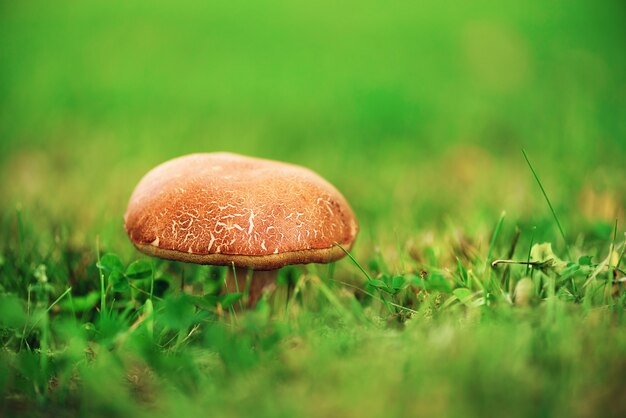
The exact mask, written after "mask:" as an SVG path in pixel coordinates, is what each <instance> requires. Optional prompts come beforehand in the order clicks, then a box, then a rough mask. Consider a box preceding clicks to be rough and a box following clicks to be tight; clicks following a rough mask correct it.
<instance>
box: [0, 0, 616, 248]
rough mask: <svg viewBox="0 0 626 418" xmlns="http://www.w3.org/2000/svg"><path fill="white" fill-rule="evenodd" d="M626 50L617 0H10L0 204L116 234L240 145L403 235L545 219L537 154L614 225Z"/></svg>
mask: <svg viewBox="0 0 626 418" xmlns="http://www.w3.org/2000/svg"><path fill="white" fill-rule="evenodd" d="M625 41H626V7H625V6H624V3H623V2H622V1H603V2H600V3H597V2H588V1H578V0H576V1H552V2H549V3H546V2H540V1H537V2H525V1H524V2H512V1H504V2H498V3H494V2H488V1H479V2H472V4H459V2H439V1H428V2H419V4H417V3H416V2H410V1H399V2H393V3H388V2H375V1H361V2H347V3H343V4H337V2H325V1H322V2H314V3H310V2H277V1H269V2H267V1H263V2H258V3H257V2H245V1H235V2H227V3H223V4H222V3H220V2H193V1H178V2H151V1H134V2H122V1H92V2H83V1H60V2H45V1H41V2H40V1H28V2H2V5H1V6H0V63H1V66H0V169H1V172H2V177H1V181H0V187H1V188H2V190H1V192H2V197H3V198H2V203H1V205H2V206H3V207H4V209H5V210H4V211H3V212H4V213H7V211H8V212H13V211H14V208H15V205H16V204H20V205H21V206H22V207H24V208H29V210H31V211H33V217H34V218H37V217H38V216H37V214H38V213H40V214H42V215H45V216H44V219H45V220H48V221H49V220H50V219H56V220H58V222H62V221H63V220H67V219H71V220H72V225H73V228H75V229H76V230H77V231H75V233H76V234H79V235H80V234H84V233H86V232H85V231H91V232H93V233H95V232H98V233H101V234H103V235H104V236H105V237H106V236H107V233H106V232H105V231H103V228H104V229H106V228H109V229H111V232H110V234H109V235H110V236H111V237H112V238H111V239H114V240H115V239H121V237H123V231H121V217H122V213H123V211H124V207H125V204H126V201H127V198H128V196H129V194H130V192H131V191H132V188H133V187H134V185H135V184H136V182H137V181H138V180H139V179H140V177H141V176H142V175H143V174H144V173H145V172H146V171H147V170H149V169H150V168H151V167H153V166H154V165H156V164H158V163H160V162H162V161H164V160H166V159H169V158H172V157H175V156H179V155H182V154H186V153H191V152H207V151H216V150H226V151H232V152H239V153H243V154H248V155H254V156H259V157H267V158H273V159H280V160H285V161H290V162H293V163H297V164H302V165H305V166H308V167H310V168H312V169H314V170H316V171H318V172H319V173H320V174H322V175H323V176H325V177H327V178H328V179H329V180H330V181H331V182H333V183H334V184H336V185H337V186H338V188H339V189H340V190H342V192H343V193H344V194H345V195H346V196H347V198H348V199H349V200H350V201H351V202H352V203H353V205H354V206H355V209H356V210H357V213H358V215H359V217H360V218H361V220H362V223H363V231H364V233H363V237H367V236H368V234H371V235H372V237H374V236H375V237H376V239H384V237H385V235H393V236H394V237H395V238H392V239H391V240H392V241H393V239H397V236H400V238H402V239H404V238H405V236H404V235H409V232H408V231H407V229H408V228H411V229H414V228H413V227H418V228H422V229H430V228H437V226H438V225H442V224H444V223H445V222H446V220H450V219H452V220H454V222H455V223H458V224H460V225H463V226H464V228H468V229H470V230H471V229H472V228H474V225H477V222H476V221H481V220H483V219H488V220H489V222H490V223H493V221H494V220H495V219H496V218H497V216H498V214H499V213H500V211H501V210H503V209H505V210H507V211H508V213H509V215H510V216H513V217H514V218H517V219H531V218H532V217H533V216H534V213H535V212H536V211H537V210H541V213H542V214H543V213H545V210H546V207H545V206H544V202H543V201H542V198H541V196H540V195H539V194H538V190H537V188H536V185H535V184H533V180H532V178H531V177H530V172H529V171H528V168H527V167H526V166H525V162H524V160H523V157H522V154H521V149H522V148H526V150H527V151H528V153H529V155H530V157H531V159H532V160H533V162H534V164H535V165H536V167H537V169H538V171H539V174H540V176H541V177H542V181H543V182H544V184H545V186H546V188H547V189H548V191H549V192H550V194H551V197H552V199H553V200H554V201H555V204H557V206H558V207H559V210H561V212H563V211H568V212H571V213H572V214H573V217H572V219H571V220H570V222H571V223H577V222H582V220H583V219H584V218H585V217H590V215H591V214H592V213H594V212H595V213H596V214H600V215H601V217H606V218H608V219H612V218H613V217H614V216H615V214H617V213H618V212H619V211H620V209H619V208H620V207H624V203H625V196H626V181H625V180H626V170H624V169H623V167H624V157H625V156H626V83H625V81H624V80H625V78H624V74H626V54H625V53H624V42H625ZM590 196H591V197H590ZM589 199H591V200H592V202H591V203H588V202H587V203H584V202H583V201H589ZM596 201H597V202H600V203H599V204H600V205H601V206H602V207H603V209H601V210H600V209H597V208H596V207H595V206H594V205H597V204H598V203H597V202H596ZM581 202H583V203H581ZM594 202H595V203H594ZM585 204H586V205H587V206H589V207H587V208H585ZM571 209H573V210H571ZM77 221H79V222H77ZM114 224H115V225H116V226H112V225H114ZM105 227H106V228H105ZM115 228H117V232H114V231H113V230H114V229H115ZM113 237H117V238H113ZM80 239H86V238H85V237H82V238H80ZM89 239H90V240H91V239H92V238H89ZM362 240H364V241H367V238H363V239H362Z"/></svg>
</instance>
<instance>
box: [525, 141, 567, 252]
mask: <svg viewBox="0 0 626 418" xmlns="http://www.w3.org/2000/svg"><path fill="white" fill-rule="evenodd" d="M522 154H524V158H525V159H526V162H527V163H528V167H529V168H530V171H531V172H532V173H533V176H534V177H535V180H537V184H538V185H539V188H540V189H541V193H543V197H544V198H545V199H546V202H547V203H548V206H549V207H550V211H551V212H552V216H553V217H554V220H555V221H556V225H557V226H558V228H559V232H561V237H562V238H563V242H565V250H566V251H567V255H568V257H570V258H571V255H570V251H569V245H567V238H566V237H565V232H564V231H563V227H562V226H561V222H560V221H559V217H558V216H557V215H556V211H555V210H554V207H553V206H552V202H550V198H549V197H548V194H547V193H546V190H545V189H544V187H543V184H541V180H539V176H538V175H537V172H536V171H535V169H534V168H533V165H532V164H531V163H530V159H529V158H528V155H527V154H526V151H525V150H524V149H522Z"/></svg>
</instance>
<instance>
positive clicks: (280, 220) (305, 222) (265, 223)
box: [124, 153, 358, 270]
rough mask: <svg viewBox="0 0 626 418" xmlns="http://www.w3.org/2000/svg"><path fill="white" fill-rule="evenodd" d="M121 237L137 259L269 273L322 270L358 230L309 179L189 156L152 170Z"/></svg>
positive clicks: (274, 166)
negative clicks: (295, 267) (303, 267)
mask: <svg viewBox="0 0 626 418" xmlns="http://www.w3.org/2000/svg"><path fill="white" fill-rule="evenodd" d="M124 221H125V227H126V232H127V233H128V236H129V237H130V239H131V241H132V242H133V244H134V245H135V246H136V247H137V248H138V249H139V250H140V251H142V252H144V253H146V254H149V255H154V256H157V257H160V258H166V259H171V260H179V261H185V262H191V263H198V264H213V265H230V264H231V263H234V264H235V266H237V267H248V268H252V269H256V270H271V269H276V268H280V267H282V266H284V265H287V264H305V263H327V262H330V261H334V260H337V259H339V258H341V257H343V256H344V255H345V253H344V251H343V250H342V249H341V248H340V247H339V246H338V245H337V244H340V245H341V246H343V247H344V248H345V249H346V250H348V249H350V248H351V246H352V243H353V242H354V239H355V237H356V234H357V232H358V225H357V222H356V218H355V216H354V212H353V211H352V209H351V208H350V206H349V205H348V203H347V202H346V200H345V198H344V197H343V196H342V195H341V193H339V192H338V191H337V189H335V188H334V187H333V186H332V185H331V184H330V183H328V182H327V181H326V180H324V179H323V178H321V177H320V176H319V175H317V174H315V173H314V172H313V171H311V170H308V169H306V168H303V167H299V166H296V165H292V164H286V163H281V162H276V161H271V160H264V159H258V158H250V157H244V156H241V155H236V154H229V153H210V154H192V155H187V156H184V157H180V158H176V159H173V160H170V161H167V162H165V163H163V164H161V165H159V166H158V167H156V168H154V169H153V170H151V171H150V172H149V173H148V174H146V175H145V176H144V178H143V179H141V181H140V182H139V184H138V185H137V187H136V188H135V191H134V192H133V194H132V196H131V198H130V202H129V204H128V209H127V210H126V214H125V216H124Z"/></svg>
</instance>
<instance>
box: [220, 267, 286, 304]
mask: <svg viewBox="0 0 626 418" xmlns="http://www.w3.org/2000/svg"><path fill="white" fill-rule="evenodd" d="M276 272H277V270H267V271H263V270H257V271H254V270H253V271H251V274H252V277H251V278H250V287H249V288H248V300H247V301H246V300H245V299H244V309H251V308H254V306H255V305H256V303H257V302H258V301H259V299H260V298H261V295H262V294H263V292H264V291H265V290H267V289H270V288H271V287H272V286H273V285H274V283H275V282H276ZM235 275H236V276H237V277H236V280H235ZM235 275H233V270H232V268H230V269H228V275H227V276H226V291H227V292H229V293H233V292H237V291H239V292H243V293H244V294H245V291H246V285H247V281H248V280H247V278H248V269H246V268H241V267H235ZM235 306H236V307H238V306H239V304H238V303H236V304H235Z"/></svg>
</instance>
